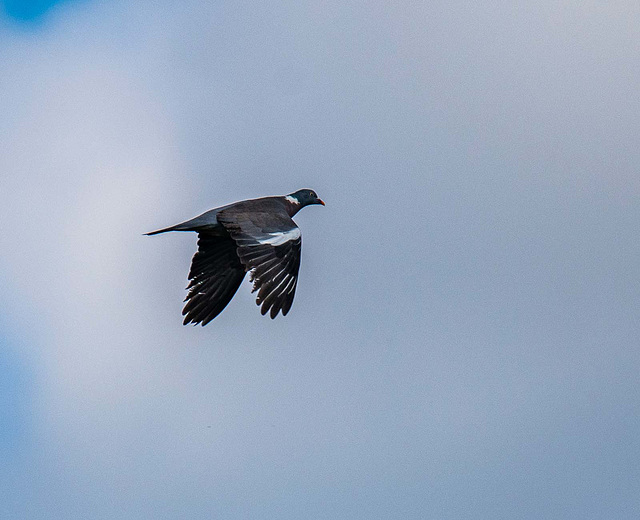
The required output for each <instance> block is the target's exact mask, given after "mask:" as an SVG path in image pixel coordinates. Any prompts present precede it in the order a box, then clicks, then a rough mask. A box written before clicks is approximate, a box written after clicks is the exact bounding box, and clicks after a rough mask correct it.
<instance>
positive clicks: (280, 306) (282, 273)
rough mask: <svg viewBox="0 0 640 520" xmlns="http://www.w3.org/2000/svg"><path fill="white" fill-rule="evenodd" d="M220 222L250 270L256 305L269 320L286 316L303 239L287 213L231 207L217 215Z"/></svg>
mask: <svg viewBox="0 0 640 520" xmlns="http://www.w3.org/2000/svg"><path fill="white" fill-rule="evenodd" d="M218 222H220V223H221V224H222V225H223V226H224V227H225V228H226V230H227V231H228V232H229V234H230V235H231V237H232V238H233V239H234V240H235V242H236V244H237V245H238V256H239V257H240V261H241V262H242V264H243V265H244V267H245V269H246V270H247V271H252V275H251V279H252V281H253V291H254V292H255V291H258V297H257V299H256V303H257V304H258V305H262V308H261V309H260V312H261V313H262V314H263V315H264V314H266V313H267V312H268V311H269V310H270V311H271V312H270V316H271V318H275V317H276V316H277V314H278V312H280V311H282V315H283V316H285V315H286V314H287V313H288V312H289V309H291V304H292V303H293V297H294V295H295V292H296V285H297V284H298V270H299V268H300V249H301V245H302V237H301V234H300V229H299V228H298V226H296V224H295V222H294V221H293V220H291V217H289V215H287V214H286V213H273V212H259V211H251V212H243V211H235V210H234V208H229V209H228V210H225V211H221V212H220V213H219V214H218Z"/></svg>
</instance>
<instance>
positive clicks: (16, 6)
mask: <svg viewBox="0 0 640 520" xmlns="http://www.w3.org/2000/svg"><path fill="white" fill-rule="evenodd" d="M59 3H61V2H60V1H59V0H32V1H24V0H3V1H2V2H0V5H2V8H3V11H4V12H5V14H6V15H7V16H9V17H11V18H13V19H15V20H18V21H21V22H25V23H32V22H37V21H39V19H40V18H41V17H42V16H44V15H46V13H47V12H48V11H49V9H51V8H52V7H53V6H54V5H56V4H59Z"/></svg>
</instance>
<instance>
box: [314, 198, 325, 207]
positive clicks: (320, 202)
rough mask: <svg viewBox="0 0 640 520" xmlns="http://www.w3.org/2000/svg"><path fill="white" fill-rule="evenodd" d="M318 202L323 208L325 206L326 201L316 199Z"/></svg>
mask: <svg viewBox="0 0 640 520" xmlns="http://www.w3.org/2000/svg"><path fill="white" fill-rule="evenodd" d="M316 202H317V203H318V204H322V205H323V206H324V205H325V203H324V201H323V200H322V199H316Z"/></svg>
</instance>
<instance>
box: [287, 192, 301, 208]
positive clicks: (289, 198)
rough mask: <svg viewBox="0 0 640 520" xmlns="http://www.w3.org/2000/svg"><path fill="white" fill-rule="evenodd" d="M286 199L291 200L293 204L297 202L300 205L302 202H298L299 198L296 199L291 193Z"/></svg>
mask: <svg viewBox="0 0 640 520" xmlns="http://www.w3.org/2000/svg"><path fill="white" fill-rule="evenodd" d="M284 199H285V200H288V201H289V202H291V204H296V205H297V206H299V205H300V203H299V202H298V199H294V198H293V197H292V196H291V195H287V196H286V197H285V198H284Z"/></svg>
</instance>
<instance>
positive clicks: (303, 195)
mask: <svg viewBox="0 0 640 520" xmlns="http://www.w3.org/2000/svg"><path fill="white" fill-rule="evenodd" d="M287 199H290V202H294V201H295V203H297V204H300V207H301V208H304V207H305V206H309V205H310V204H322V205H323V206H324V202H323V201H322V199H319V198H318V195H316V192H315V191H313V190H298V191H296V192H295V193H290V194H289V195H287Z"/></svg>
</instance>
